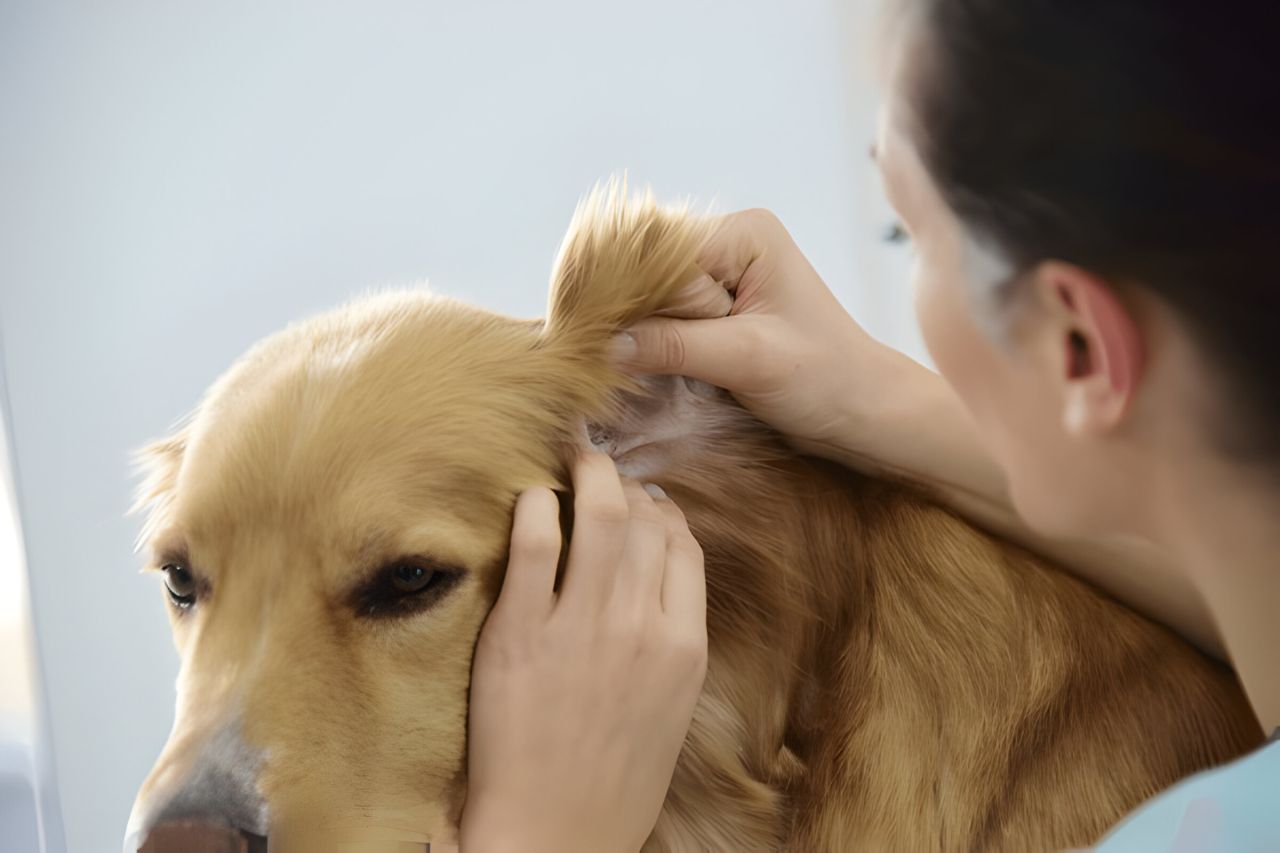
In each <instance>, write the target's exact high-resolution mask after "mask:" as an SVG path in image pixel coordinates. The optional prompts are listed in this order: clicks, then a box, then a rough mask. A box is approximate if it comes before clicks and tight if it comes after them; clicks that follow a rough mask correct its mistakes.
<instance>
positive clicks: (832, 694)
mask: <svg viewBox="0 0 1280 853" xmlns="http://www.w3.org/2000/svg"><path fill="white" fill-rule="evenodd" d="M712 227H713V225H712V220H710V219H708V218H706V217H701V216H695V215H692V214H690V213H689V212H688V211H687V209H683V208H664V207H661V206H659V205H658V204H657V203H656V202H655V201H654V200H653V199H652V197H651V196H647V195H646V196H642V197H638V198H631V197H629V196H628V194H627V191H626V189H625V187H624V186H623V185H621V184H620V183H618V182H614V183H611V184H609V185H607V186H605V187H601V188H597V190H596V191H594V192H593V193H592V194H591V195H589V196H588V197H587V198H586V199H585V200H584V202H583V203H582V205H581V206H580V207H579V210H578V212H577V213H576V215H575V217H574V220H573V222H572V224H571V227H570V230H569V234H568V236H567V237H566V238H565V242H564V244H563V246H562V247H561V252H560V256H559V258H558V260H557V262H556V265H555V268H554V272H553V275H552V283H551V295H550V300H549V307H548V313H547V317H546V319H545V320H540V321H528V320H517V319H511V318H508V317H503V316H500V315H497V314H493V313H488V312H485V311H482V310H479V309H476V308H474V307H470V306H468V305H465V304H463V303H460V302H458V301H455V300H452V299H446V298H442V297H439V296H433V295H429V294H427V293H424V292H400V293H389V294H382V295H375V296H371V297H366V298H364V299H361V300H359V301H357V302H355V303H353V304H350V305H348V306H346V307H343V308H340V309H338V310H336V311H334V312H332V313H329V314H325V315H322V316H319V317H316V318H314V319H311V320H308V321H306V322H303V323H300V324H297V325H294V326H290V327H289V328H287V329H286V330H284V331H282V332H280V333H278V334H276V335H274V336H272V337H270V338H268V339H266V340H264V341H263V342H261V343H259V344H258V345H257V346H255V347H253V348H252V349H251V350H250V351H249V352H248V353H247V354H246V355H244V356H243V357H242V358H241V359H240V360H239V361H238V362H237V363H236V364H235V365H234V366H233V367H232V368H231V369H230V370H229V371H228V372H227V373H226V374H225V375H224V376H222V377H221V378H220V379H219V380H218V381H217V382H216V383H215V384H214V385H213V386H212V387H211V388H210V389H209V390H208V392H207V393H206V394H205V395H204V397H203V399H202V401H201V402H200V403H199V406H198V408H197V409H196V411H195V413H194V414H193V415H192V416H191V417H190V418H189V419H188V420H187V421H186V422H185V424H183V425H181V426H180V427H179V428H178V429H177V430H176V431H175V432H174V433H173V434H172V435H171V436H169V437H167V438H165V439H163V440H161V441H158V442H156V443H154V444H152V445H150V446H149V447H148V448H146V449H145V451H143V453H142V457H141V458H142V464H143V467H144V469H145V480H144V482H143V484H142V486H141V487H140V490H139V498H138V505H139V507H140V508H141V509H143V510H144V511H145V512H146V513H147V518H146V522H145V524H144V527H143V532H142V537H141V541H142V543H143V545H144V546H145V550H146V552H147V553H148V555H149V557H148V560H149V566H150V567H151V568H152V569H154V570H156V571H157V572H160V573H161V574H162V575H163V576H164V585H165V596H166V598H167V600H168V604H167V607H168V610H169V614H170V617H171V620H172V626H173V634H174V638H175V642H176V644H177V647H178V650H179V652H180V655H181V660H182V665H181V671H180V675H179V679H178V685H177V708H176V722H175V724H174V728H173V732H172V734H171V736H170V738H169V741H168V743H167V745H166V746H165V748H164V750H163V752H162V754H161V756H160V758H159V760H158V761H157V763H156V765H155V767H154V769H153V770H152V772H151V773H150V775H149V776H148V778H147V780H146V781H145V783H144V784H143V785H142V787H141V790H140V791H139V793H138V796H137V801H136V804H135V807H134V811H133V815H132V817H131V821H130V828H129V830H128V839H127V841H126V850H127V851H129V853H133V851H136V850H138V849H139V848H142V849H145V850H158V849H161V846H162V845H161V846H157V845H159V844H160V842H154V839H155V838H158V837H160V836H162V835H163V836H165V837H169V836H170V835H172V833H174V832H176V833H177V835H176V836H173V837H178V838H181V837H182V835H181V833H182V832H191V833H198V832H200V831H207V830H208V829H209V827H229V828H231V830H233V831H235V832H236V833H238V836H237V837H238V838H239V839H240V841H239V843H240V847H239V848H238V849H244V850H257V849H265V839H266V837H267V836H268V835H270V837H271V843H272V849H273V850H274V849H284V850H286V851H289V850H294V849H297V850H302V849H306V850H312V849H323V847H324V846H325V844H331V845H335V846H336V845H337V842H336V840H335V839H339V838H343V837H345V836H344V835H343V833H345V832H347V831H351V830H355V829H357V828H362V827H363V828H366V829H368V828H378V829H380V830H382V831H385V832H387V833H389V835H387V836H386V837H393V836H394V837H398V838H402V839H403V838H409V839H416V840H418V841H420V842H427V841H431V840H435V841H436V842H437V843H439V842H440V841H442V840H449V839H451V838H452V837H453V834H454V833H455V832H456V826H457V823H458V818H459V815H460V813H461V809H462V808H463V805H464V799H465V790H466V776H465V768H466V761H465V757H466V720H467V707H468V706H467V702H468V684H469V677H470V667H471V657H472V651H473V648H474V644H475V640H476V637H477V635H478V633H479V631H480V628H481V626H482V624H483V622H484V619H485V616H486V614H487V612H488V610H489V608H490V607H491V605H492V604H493V602H494V600H495V598H496V596H497V593H498V590H499V588H500V585H501V581H502V574H503V571H504V568H505V563H506V552H507V543H508V535H509V531H510V524H511V514H512V508H513V505H514V501H515V498H516V496H517V494H519V493H520V492H521V491H522V490H524V489H527V488H529V487H532V486H540V485H541V486H550V487H552V488H555V489H558V490H564V489H566V487H567V462H568V460H569V459H570V458H571V457H572V455H573V454H574V453H575V452H576V450H577V449H578V448H580V447H581V446H582V445H583V444H584V443H591V444H593V445H595V446H596V447H598V448H600V449H603V450H605V451H606V452H609V453H610V454H611V455H612V456H613V457H614V459H615V460H616V462H617V464H618V467H619V469H620V470H621V471H622V472H623V473H626V474H629V475H632V476H635V477H637V478H641V479H644V480H646V481H648V482H653V483H655V484H657V485H659V486H661V487H662V488H663V489H664V490H665V491H666V492H667V493H668V494H669V495H670V496H671V497H672V499H673V500H675V502H676V503H677V504H678V505H679V506H680V507H681V508H682V509H683V510H684V511H685V513H686V515H687V517H688V519H689V523H690V527H691V529H692V531H693V533H694V535H695V537H696V538H697V539H698V541H699V542H700V544H701V545H702V548H703V551H704V553H705V556H706V570H707V584H708V596H707V597H708V614H707V630H708V640H709V659H708V669H707V677H706V683H705V687H704V689H703V693H702V696H701V699H700V701H699V703H698V706H697V709H696V711H695V713H694V717H693V722H692V726H691V728H690V731H689V734H688V737H687V740H686V743H685V746H684V748H683V751H682V753H681V755H680V758H679V761H678V763H677V766H676V770H675V774H674V777H673V779H672V781H671V786H670V789H669V792H668V795H667V798H666V801H665V804H664V807H663V809H662V812H661V815H660V817H659V819H658V821H657V825H656V826H655V827H654V829H653V832H652V834H651V835H650V837H649V839H648V841H647V843H646V845H645V848H644V849H645V850H646V851H704V850H715V851H720V850H724V851H747V850H751V851H755V850H788V851H848V850H904V851H923V850H939V851H962V850H963V851H968V850H1010V851H1031V850H1057V849H1061V848H1064V847H1072V846H1082V845H1087V844H1089V843H1091V842H1093V841H1094V840H1096V839H1097V838H1098V837H1099V836H1100V835H1101V834H1102V833H1103V832H1104V831H1105V830H1106V829H1107V828H1108V827H1110V826H1112V825H1113V824H1114V823H1115V822H1116V821H1118V820H1119V819H1120V818H1121V817H1123V816H1124V815H1125V813H1126V812H1128V811H1130V810H1131V809H1133V808H1134V807H1135V806H1137V805H1138V804H1139V803H1141V802H1142V801H1143V800H1144V799H1145V798H1147V797H1149V796H1150V795H1152V794H1154V793H1155V792H1157V791H1159V790H1160V789H1162V788H1164V787H1166V786H1168V785H1170V784H1171V783H1173V782H1174V781H1176V780H1177V779H1179V778H1181V777H1183V776H1185V775H1187V774H1189V773H1192V772H1194V771H1196V770H1199V769H1201V768H1205V767H1208V766H1211V765H1214V764H1218V763H1221V762H1224V761H1226V760H1228V759H1231V758H1233V757H1235V756H1238V755H1240V754H1242V753H1244V752H1245V751H1247V750H1248V749H1250V748H1251V747H1253V746H1255V745H1257V744H1258V743H1260V742H1261V739H1262V733H1261V730H1260V728H1259V725H1258V722H1257V720H1256V719H1255V718H1254V717H1253V715H1252V712H1251V711H1250V709H1249V705H1248V703H1247V702H1246V700H1245V698H1244V696H1243V694H1242V692H1241V690H1240V688H1239V686H1238V684H1237V682H1236V680H1235V678H1234V677H1233V675H1232V674H1231V673H1230V672H1229V671H1228V670H1227V669H1225V668H1224V667H1222V666H1220V665H1218V664H1216V663H1214V662H1212V661H1210V660H1208V659H1207V658H1205V657H1204V656H1203V655H1201V654H1200V653H1198V652H1197V651H1195V650H1194V649H1192V648H1191V647H1190V646H1189V645H1187V644H1186V643H1185V642H1183V641H1182V640H1181V639H1179V638H1177V637H1176V636H1174V635H1173V634H1171V633H1170V632H1169V631H1167V630H1165V629H1164V628H1161V627H1158V626H1156V625H1155V624H1152V623H1151V622H1149V621H1147V620H1145V619H1143V618H1141V617H1139V616H1137V615H1136V614H1134V613H1132V612H1131V611H1129V610H1127V609H1125V608H1124V607H1122V606H1120V605H1119V604H1117V603H1116V602H1114V601H1112V600H1110V599H1109V598H1107V597H1105V596H1103V595H1102V594H1100V593H1098V592H1097V591H1095V590H1094V589H1092V588H1090V587H1089V586H1087V585H1085V584H1084V583H1082V582H1080V581H1079V580H1077V579H1075V578H1074V577H1072V576H1070V575H1068V574H1066V573H1064V572H1062V571H1059V570H1057V569H1054V568H1052V567H1050V566H1047V565H1046V564H1045V563H1044V562H1043V561H1041V560H1039V559H1037V558H1035V557H1033V556H1031V555H1030V554H1028V553H1025V552H1024V551H1022V550H1020V549H1019V548H1017V547H1014V546H1012V545H1010V544H1008V543H1006V542H1003V541H1001V540H999V539H996V538H993V537H992V536H990V535H987V534H985V533H983V532H980V531H978V530H976V529H974V528H973V527H972V526H970V525H969V524H967V523H965V522H964V521H962V520H961V519H959V518H957V517H956V516H955V515H953V514H952V513H951V512H949V511H948V510H947V509H945V508H942V507H941V506H939V505H937V504H936V503H934V502H933V501H931V500H930V499H929V496H928V495H927V494H923V493H921V492H919V491H917V490H915V489H913V488H912V487H910V486H907V485H904V484H899V483H894V482H889V481H885V480H880V479H875V478H870V477H866V476H861V475H859V474H856V473H853V472H851V471H848V470H845V469H843V468H841V467H839V466H837V465H834V464H832V463H829V462H825V461H821V460H818V459H815V458H810V457H806V456H804V455H802V454H800V453H798V452H797V451H795V450H794V449H792V448H791V447H789V446H788V444H787V443H786V442H785V441H784V440H783V439H782V438H781V437H780V436H779V435H777V434H776V433H774V432H773V431H771V430H770V429H768V428H767V427H765V426H763V425H762V424H761V423H759V422H758V421H756V420H755V419H754V418H752V417H751V416H750V415H749V414H748V413H747V412H746V411H745V410H743V409H742V408H741V407H739V406H738V405H737V404H736V403H735V402H734V401H733V399H732V398H731V397H730V396H729V395H728V394H727V393H725V392H724V391H722V390H720V389H716V388H713V387H711V386H708V385H705V384H703V383H699V382H694V381H691V380H686V379H683V378H679V377H650V378H647V379H634V378H631V377H628V376H626V375H624V374H622V373H620V372H619V371H618V370H617V369H616V368H615V367H614V366H612V364H611V362H610V360H609V358H608V346H609V342H610V339H611V336H612V335H613V333H615V332H616V331H618V330H620V329H623V328H625V327H627V326H629V325H631V324H633V323H634V322H636V321H638V320H640V319H642V318H644V317H646V316H649V315H652V314H655V313H658V312H661V311H662V310H663V309H664V307H665V306H669V305H671V304H672V303H673V301H674V300H676V298H677V294H678V292H679V289H680V287H681V285H683V284H684V283H685V282H687V281H689V280H691V279H692V278H694V277H695V275H696V273H697V270H696V264H695V257H696V254H697V251H698V248H699V247H700V246H701V245H702V244H703V243H704V242H705V240H706V239H707V238H708V236H709V234H710V229H711V228H712ZM406 569H407V571H406ZM424 579H425V580H424ZM175 827H177V829H174V828H175ZM202 827H203V829H201V828H202ZM321 828H322V830H321ZM308 829H310V830H314V831H313V832H312V833H311V834H310V835H308V834H307V833H308ZM166 834H169V835H166ZM148 836H150V837H151V838H152V839H153V841H152V842H148V841H146V839H147V838H148ZM189 837H190V838H195V837H196V836H195V835H191V836H189ZM304 839H305V840H304ZM175 843H178V844H179V848H181V849H188V850H189V849H195V842H192V841H189V842H187V846H186V847H182V844H181V842H175ZM144 844H145V845H147V846H144ZM170 849H176V848H170ZM344 849H345V848H344ZM351 849H355V848H351ZM360 849H366V848H360ZM370 849H371V848H370ZM396 849H399V848H396Z"/></svg>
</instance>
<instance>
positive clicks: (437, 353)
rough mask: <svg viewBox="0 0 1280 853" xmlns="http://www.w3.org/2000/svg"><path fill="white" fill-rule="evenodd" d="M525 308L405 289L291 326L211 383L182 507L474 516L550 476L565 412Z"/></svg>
mask: <svg viewBox="0 0 1280 853" xmlns="http://www.w3.org/2000/svg"><path fill="white" fill-rule="evenodd" d="M535 341H536V331H534V329H533V327H532V326H531V324H529V323H528V322H527V321H520V320H513V319H508V318H503V317H499V316H496V315H492V314H487V313H485V312H482V311H480V310H479V309H474V308H471V307H469V306H465V305H462V304H460V303H456V302H452V301H451V300H443V299H439V298H432V297H428V296H424V295H420V294H400V295H397V296H395V297H383V298H379V299H376V300H368V301H366V302H365V303H361V304H359V305H357V306H353V307H349V308H347V309H343V310H342V311H339V312H334V313H331V314H329V315H324V316H322V317H320V318H317V319H316V320H313V321H310V322H309V323H306V324H302V325H300V326H296V327H292V328H290V329H288V330H286V331H285V332H284V333H281V334H279V335H277V336H274V337H273V338H270V339H268V340H266V341H264V342H263V343H262V344H260V345H259V346H258V347H255V348H254V349H253V350H251V351H250V352H249V353H247V354H246V356H245V357H244V358H243V359H242V360H241V361H240V362H238V363H237V364H236V365H235V366H234V367H233V368H232V369H231V370H230V371H229V372H228V374H227V375H226V376H224V377H223V378H222V379H221V380H219V382H218V383H217V384H215V386H214V387H213V388H212V389H210V393H209V394H208V395H207V397H206V399H205V401H204V403H203V404H202V406H201V407H200V410H199V412H198V413H197V416H196V418H195V420H194V421H193V422H192V425H191V430H190V440H189V443H188V447H187V452H186V454H185V458H184V460H183V463H182V468H181V472H180V474H179V477H178V487H177V494H176V500H175V506H174V509H175V512H176V513H177V514H179V515H181V516H182V517H183V518H184V520H185V521H186V523H187V524H188V525H197V524H201V523H223V522H226V521H228V520H232V519H237V520H241V521H243V520H244V519H246V518H259V519H268V518H269V519H273V520H279V519H281V518H287V519H304V518H314V519H325V518H331V519H332V518H336V519H341V520H344V521H345V520H349V519H350V518H351V517H352V516H353V515H354V516H360V515H362V514H363V515H366V516H367V515H369V514H370V513H375V512H376V513H382V514H386V513H388V512H391V511H393V508H404V507H415V508H420V511H422V512H424V513H430V512H432V510H433V508H434V509H435V510H437V511H439V510H442V509H444V508H447V509H448V511H449V513H450V514H453V515H462V516H465V515H466V514H467V513H469V512H477V511H480V507H481V506H482V505H488V504H493V503H495V502H497V503H499V504H501V503H502V502H504V501H507V500H509V499H510V496H511V495H512V494H514V492H515V491H516V490H518V489H520V488H525V487H527V486H529V485H532V484H534V483H537V482H546V481H547V480H548V478H549V477H550V475H551V469H552V467H553V461H554V454H553V451H552V444H553V442H552V441H551V436H553V435H554V433H555V432H556V430H557V428H558V422H559V420H562V419H563V415H562V414H559V413H557V412H556V411H554V406H551V405H549V401H553V397H554V395H551V397H549V396H548V394H547V393H546V385H547V383H546V382H545V381H540V380H539V379H538V378H537V377H533V378H531V371H530V368H529V366H528V364H527V362H528V357H529V355H530V353H531V352H532V350H533V347H534V343H535Z"/></svg>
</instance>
